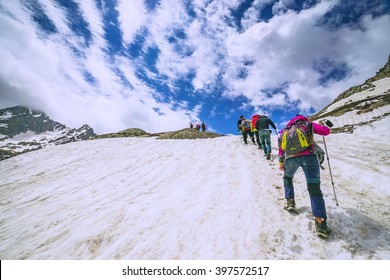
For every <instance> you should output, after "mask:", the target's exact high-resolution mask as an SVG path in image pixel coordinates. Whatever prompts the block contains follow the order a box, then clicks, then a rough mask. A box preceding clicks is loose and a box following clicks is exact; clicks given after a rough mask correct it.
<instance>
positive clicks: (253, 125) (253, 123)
mask: <svg viewBox="0 0 390 280" xmlns="http://www.w3.org/2000/svg"><path fill="white" fill-rule="evenodd" d="M259 118H260V115H253V116H252V127H253V128H256V122H257V120H258V119H259Z"/></svg>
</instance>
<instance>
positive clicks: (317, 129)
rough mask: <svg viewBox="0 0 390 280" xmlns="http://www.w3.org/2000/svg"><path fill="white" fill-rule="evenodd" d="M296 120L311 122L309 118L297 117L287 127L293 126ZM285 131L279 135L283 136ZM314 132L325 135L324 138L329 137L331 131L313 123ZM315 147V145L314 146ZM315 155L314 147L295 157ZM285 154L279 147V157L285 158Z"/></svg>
mask: <svg viewBox="0 0 390 280" xmlns="http://www.w3.org/2000/svg"><path fill="white" fill-rule="evenodd" d="M296 120H303V121H310V120H309V119H308V118H306V117H304V116H296V117H294V118H292V119H291V120H290V121H289V122H288V123H287V125H286V126H288V125H291V124H292V123H294V122H295V121H296ZM283 131H284V129H282V130H281V131H280V133H279V135H282V134H283ZM313 132H314V133H315V134H319V135H323V136H327V135H329V134H330V129H329V127H327V126H323V125H319V124H317V123H314V122H313ZM312 146H313V145H312ZM311 153H313V149H312V147H311V148H310V149H306V150H304V151H303V152H301V153H299V154H296V155H293V156H294V157H295V156H301V155H308V154H311ZM284 156H285V155H284V152H283V150H282V148H280V147H279V157H284ZM289 157H292V156H289Z"/></svg>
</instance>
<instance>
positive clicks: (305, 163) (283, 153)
mask: <svg viewBox="0 0 390 280" xmlns="http://www.w3.org/2000/svg"><path fill="white" fill-rule="evenodd" d="M314 133H315V134H319V135H323V136H326V135H329V134H330V129H329V128H328V127H326V126H323V125H319V124H316V123H313V122H311V121H310V120H309V119H308V118H306V117H304V116H302V115H297V116H295V117H294V118H292V119H291V120H290V121H289V122H288V123H287V125H286V126H285V128H284V129H283V130H282V131H281V133H280V142H279V143H280V144H279V169H280V170H282V171H284V175H283V182H284V193H285V198H286V200H287V205H286V207H285V209H286V210H288V211H290V212H292V211H296V208H295V200H294V185H293V177H294V174H295V172H296V171H297V170H298V168H299V167H302V170H303V172H304V174H305V177H306V184H307V190H308V191H309V195H310V202H311V211H312V215H313V217H314V220H315V227H316V232H317V235H318V236H320V237H323V238H327V237H328V235H329V233H330V230H329V228H328V226H327V223H326V221H327V216H326V209H325V201H324V198H323V195H322V192H321V188H320V182H321V181H320V166H319V163H318V158H317V156H316V154H314V147H313V144H312V143H313V136H314V135H313V134H314Z"/></svg>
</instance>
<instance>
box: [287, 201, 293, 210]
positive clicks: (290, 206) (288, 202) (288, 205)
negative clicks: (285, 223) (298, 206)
mask: <svg viewBox="0 0 390 280" xmlns="http://www.w3.org/2000/svg"><path fill="white" fill-rule="evenodd" d="M286 208H287V210H288V209H290V208H293V209H295V200H294V198H287V206H286Z"/></svg>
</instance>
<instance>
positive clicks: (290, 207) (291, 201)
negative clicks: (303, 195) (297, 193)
mask: <svg viewBox="0 0 390 280" xmlns="http://www.w3.org/2000/svg"><path fill="white" fill-rule="evenodd" d="M284 209H285V210H287V211H288V212H290V213H292V214H296V215H297V214H298V210H297V208H295V200H294V198H287V205H286V206H284Z"/></svg>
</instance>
